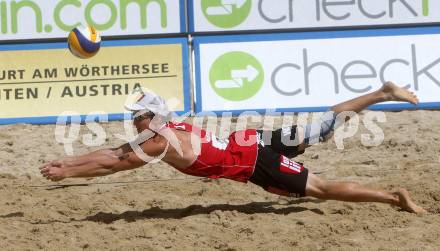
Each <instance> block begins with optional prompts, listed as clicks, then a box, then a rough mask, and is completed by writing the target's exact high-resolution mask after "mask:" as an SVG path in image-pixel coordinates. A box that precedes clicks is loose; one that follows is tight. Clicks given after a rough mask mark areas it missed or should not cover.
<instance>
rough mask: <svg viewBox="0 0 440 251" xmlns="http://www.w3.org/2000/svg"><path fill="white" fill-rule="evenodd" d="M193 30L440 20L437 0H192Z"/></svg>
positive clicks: (389, 23)
mask: <svg viewBox="0 0 440 251" xmlns="http://www.w3.org/2000/svg"><path fill="white" fill-rule="evenodd" d="M189 5H190V7H189V8H190V11H191V12H192V13H190V27H191V28H190V30H191V32H224V31H246V30H247V31H255V30H280V29H303V28H323V27H358V26H366V25H374V26H375V25H381V26H382V25H402V24H428V23H440V1H438V0H295V1H293V0H190V1H189Z"/></svg>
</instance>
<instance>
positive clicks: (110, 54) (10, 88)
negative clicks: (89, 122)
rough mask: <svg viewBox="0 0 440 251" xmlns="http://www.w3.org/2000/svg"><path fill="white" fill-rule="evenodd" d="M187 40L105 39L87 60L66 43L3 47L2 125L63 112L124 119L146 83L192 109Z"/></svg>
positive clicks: (176, 106)
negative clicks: (129, 100)
mask: <svg viewBox="0 0 440 251" xmlns="http://www.w3.org/2000/svg"><path fill="white" fill-rule="evenodd" d="M187 44H188V41H187V39H185V38H179V39H150V40H121V41H111V42H104V43H103V48H101V50H100V51H99V53H98V54H97V55H96V56H95V57H93V58H91V59H88V60H83V59H79V58H76V57H74V56H73V55H72V54H70V52H69V50H68V49H66V48H65V44H60V43H51V44H33V45H3V46H0V124H11V123H55V122H56V120H57V117H56V116H58V115H60V114H62V113H63V115H68V114H70V113H72V114H81V115H88V114H109V115H110V116H109V119H110V120H112V119H122V118H123V115H122V113H123V112H124V104H125V102H126V100H127V97H128V96H130V95H131V94H133V93H134V92H135V93H136V91H139V90H140V89H141V88H146V89H148V90H150V91H153V92H155V93H156V94H158V95H160V96H162V97H163V98H164V99H165V100H166V101H171V102H172V106H171V108H172V109H173V111H176V112H181V113H182V112H189V111H190V85H189V66H188V46H187Z"/></svg>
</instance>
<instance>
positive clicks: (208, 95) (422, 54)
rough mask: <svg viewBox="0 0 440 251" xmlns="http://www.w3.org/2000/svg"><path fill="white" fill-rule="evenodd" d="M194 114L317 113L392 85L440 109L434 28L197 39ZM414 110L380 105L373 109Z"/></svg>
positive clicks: (438, 38)
mask: <svg viewBox="0 0 440 251" xmlns="http://www.w3.org/2000/svg"><path fill="white" fill-rule="evenodd" d="M194 41H195V55H196V56H195V58H196V92H197V98H196V102H197V105H196V106H197V110H196V111H197V112H202V111H215V112H220V111H235V112H240V111H243V110H254V111H255V110H256V111H260V110H265V109H271V110H274V109H276V110H278V111H296V112H301V111H305V112H306V111H323V110H326V109H327V108H328V107H329V106H332V105H334V104H336V103H339V102H342V101H345V100H348V99H351V98H354V97H357V96H359V95H362V94H365V93H368V92H371V91H373V90H375V89H377V88H380V86H381V84H382V83H384V82H386V81H393V82H395V83H397V84H398V85H400V86H405V87H407V88H409V89H410V90H412V91H414V92H415V93H416V94H417V95H419V97H420V101H421V102H422V103H421V104H420V105H419V106H418V107H419V108H422V107H439V106H440V50H439V49H438V48H439V44H440V27H431V28H406V29H386V30H364V31H339V32H307V33H291V34H266V35H247V36H243V35H242V36H210V37H196V38H195V40H194ZM411 107H413V106H411V105H409V104H402V103H386V104H383V105H378V106H375V107H374V108H375V109H385V110H386V109H405V108H411Z"/></svg>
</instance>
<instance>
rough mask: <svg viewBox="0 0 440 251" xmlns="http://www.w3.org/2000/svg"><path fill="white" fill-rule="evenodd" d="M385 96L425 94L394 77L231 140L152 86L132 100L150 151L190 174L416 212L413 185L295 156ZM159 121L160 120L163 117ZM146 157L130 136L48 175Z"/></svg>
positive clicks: (92, 171)
mask: <svg viewBox="0 0 440 251" xmlns="http://www.w3.org/2000/svg"><path fill="white" fill-rule="evenodd" d="M386 101H404V102H410V103H412V104H414V105H416V104H417V103H418V98H417V97H416V96H415V95H414V94H413V93H411V92H409V91H407V90H405V89H402V88H399V87H397V86H396V85H394V84H393V83H390V82H388V83H386V84H384V85H383V86H382V87H381V88H380V89H379V90H377V91H375V92H372V93H370V94H367V95H364V96H361V97H358V98H355V99H353V100H350V101H347V102H344V103H341V104H338V105H336V106H334V107H332V108H331V110H330V111H329V112H327V113H325V114H324V116H323V117H322V118H321V119H320V120H319V121H316V122H313V123H311V124H309V125H307V126H303V127H300V126H292V127H290V128H289V129H288V130H286V128H283V129H280V130H276V131H273V132H269V133H270V134H271V135H272V138H271V139H269V140H268V139H266V137H261V135H263V134H265V133H268V132H267V131H266V132H265V131H262V130H255V129H247V130H242V131H237V132H234V133H232V134H231V135H230V136H229V139H228V140H226V141H220V140H218V139H217V138H216V137H215V136H214V135H213V134H211V133H209V132H206V131H205V130H202V129H200V128H196V127H193V126H192V125H189V124H186V123H178V124H175V123H173V122H170V121H169V120H168V119H167V118H168V116H167V114H164V113H163V111H164V109H163V108H164V107H165V105H164V101H163V100H162V99H161V98H160V97H158V96H155V95H153V94H150V93H145V94H144V95H143V96H142V97H141V98H140V99H139V100H138V101H137V103H135V104H133V105H131V106H130V107H126V108H127V109H128V110H131V111H133V113H134V125H135V126H136V128H137V130H138V132H139V133H141V132H144V131H150V132H151V131H153V132H154V133H152V134H153V135H154V136H152V137H150V138H149V139H145V141H142V142H140V144H139V145H140V148H141V149H142V151H143V153H145V154H147V155H148V156H159V155H161V154H163V158H162V161H164V162H166V163H168V164H169V165H171V166H173V167H174V168H176V169H177V170H179V171H181V172H183V173H185V174H188V175H193V176H201V177H209V178H214V179H215V178H227V179H231V180H235V181H240V182H248V181H250V182H252V183H254V184H256V185H258V186H260V187H262V188H263V189H265V190H267V191H269V192H272V193H276V194H280V195H286V196H298V197H300V196H311V197H315V198H319V199H323V200H340V201H348V202H381V203H388V204H391V205H395V206H398V207H400V208H402V209H404V210H406V211H409V212H413V213H422V212H425V210H424V209H423V208H421V207H420V206H418V205H416V204H415V203H414V202H413V201H412V200H411V198H410V195H409V193H408V191H407V190H405V189H403V188H402V189H399V190H397V191H395V192H393V193H392V192H388V191H383V190H379V189H373V188H367V187H364V186H361V185H359V184H357V183H353V182H336V181H326V180H324V179H322V178H319V177H317V176H316V175H314V174H312V173H311V172H309V170H308V169H307V168H305V167H304V166H303V165H302V164H301V163H297V162H294V161H292V160H291V158H293V157H295V156H297V155H299V154H302V153H304V150H305V149H306V148H307V147H309V146H310V145H311V144H310V143H311V142H313V141H316V140H320V141H325V140H327V139H328V138H329V137H330V136H331V135H332V133H333V131H334V130H335V127H337V126H339V125H338V123H337V119H336V118H337V115H338V114H340V113H342V112H345V111H354V112H357V113H358V112H360V111H362V110H363V109H365V108H367V107H368V106H370V105H373V104H376V103H379V102H386ZM165 110H167V109H165ZM158 117H160V119H157V118H158ZM153 121H155V122H158V121H159V124H157V123H153ZM313 128H318V130H314V129H313ZM164 131H166V133H164ZM315 131H316V133H315ZM169 133H172V134H173V135H175V139H176V140H177V142H179V144H178V146H176V144H173V142H170V138H171V137H165V136H164V135H167V134H168V135H169ZM295 137H296V140H299V141H298V142H301V144H299V145H298V144H297V145H296V146H286V145H285V144H283V142H288V141H289V140H295ZM194 139H197V140H196V142H197V144H194ZM174 143H175V142H174ZM145 164H146V162H145V161H144V160H142V159H141V158H140V157H139V156H138V154H136V153H135V151H134V150H133V148H132V147H131V146H130V144H125V145H123V146H120V147H118V148H115V149H104V150H99V151H95V152H91V153H89V154H86V155H82V156H77V157H68V158H62V159H60V160H55V161H52V162H50V163H48V164H46V165H44V166H42V167H41V168H40V169H41V174H42V175H43V176H44V177H46V178H47V179H49V180H52V181H60V180H63V179H65V178H81V177H95V176H104V175H109V174H113V173H116V172H119V171H125V170H130V169H134V168H138V167H141V166H143V165H145Z"/></svg>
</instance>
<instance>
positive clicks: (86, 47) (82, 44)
mask: <svg viewBox="0 0 440 251" xmlns="http://www.w3.org/2000/svg"><path fill="white" fill-rule="evenodd" d="M67 44H68V46H69V50H70V52H71V53H72V54H73V55H75V56H77V57H79V58H91V57H93V56H95V55H96V53H98V51H99V48H100V47H101V37H100V36H99V33H98V31H97V30H96V29H95V28H94V27H92V26H86V27H84V26H80V27H77V28H74V29H73V30H72V31H71V32H70V33H69V37H68V39H67Z"/></svg>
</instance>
